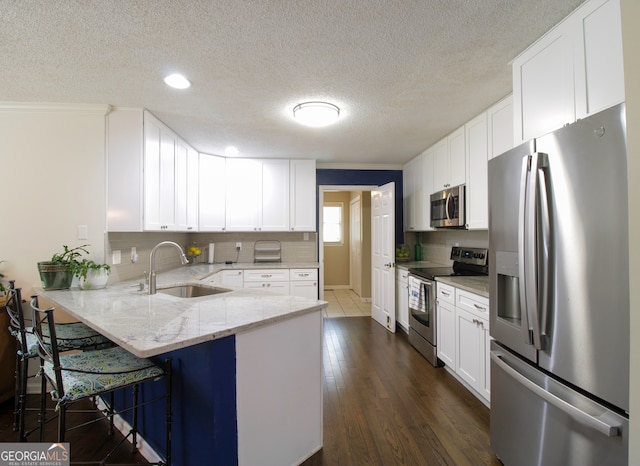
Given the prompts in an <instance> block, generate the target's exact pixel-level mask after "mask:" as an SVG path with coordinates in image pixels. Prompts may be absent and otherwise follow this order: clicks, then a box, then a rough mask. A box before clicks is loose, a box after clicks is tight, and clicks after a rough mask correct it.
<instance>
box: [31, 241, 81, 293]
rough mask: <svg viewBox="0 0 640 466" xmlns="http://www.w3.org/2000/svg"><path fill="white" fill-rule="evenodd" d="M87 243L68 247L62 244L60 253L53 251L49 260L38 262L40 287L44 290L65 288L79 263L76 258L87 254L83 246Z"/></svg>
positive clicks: (68, 285)
mask: <svg viewBox="0 0 640 466" xmlns="http://www.w3.org/2000/svg"><path fill="white" fill-rule="evenodd" d="M87 246H89V245H88V244H83V245H82V246H78V247H75V248H71V249H69V246H67V245H63V246H62V247H63V251H62V253H55V254H54V255H53V256H51V260H50V261H43V262H38V272H39V273H40V281H41V282H42V288H44V289H45V290H66V289H67V288H69V287H70V286H71V281H72V280H73V276H74V275H75V271H76V269H77V268H78V266H79V265H80V261H79V260H78V258H79V257H80V256H81V255H82V254H89V251H87V250H86V249H85V248H86V247H87Z"/></svg>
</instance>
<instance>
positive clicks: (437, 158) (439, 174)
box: [433, 126, 466, 192]
mask: <svg viewBox="0 0 640 466" xmlns="http://www.w3.org/2000/svg"><path fill="white" fill-rule="evenodd" d="M433 150H434V175H433V183H434V188H433V190H434V192H435V191H440V190H442V189H446V188H450V187H452V186H458V185H461V184H464V182H465V177H466V173H465V158H466V155H465V134H464V126H462V127H460V128H458V129H457V130H455V131H454V132H453V133H451V134H450V135H449V136H447V137H446V138H444V139H443V140H441V141H440V142H438V143H437V144H436V145H435V146H434V147H433Z"/></svg>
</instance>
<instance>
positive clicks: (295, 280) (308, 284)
mask: <svg viewBox="0 0 640 466" xmlns="http://www.w3.org/2000/svg"><path fill="white" fill-rule="evenodd" d="M289 294H291V296H299V297H301V298H309V299H318V269H290V270H289Z"/></svg>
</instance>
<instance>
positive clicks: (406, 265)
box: [396, 259, 447, 270]
mask: <svg viewBox="0 0 640 466" xmlns="http://www.w3.org/2000/svg"><path fill="white" fill-rule="evenodd" d="M417 267H447V265H446V264H441V263H439V262H431V261H406V262H404V261H398V260H397V259H396V268H398V269H406V270H408V269H413V268H417Z"/></svg>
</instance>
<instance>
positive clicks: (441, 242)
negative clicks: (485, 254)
mask: <svg viewBox="0 0 640 466" xmlns="http://www.w3.org/2000/svg"><path fill="white" fill-rule="evenodd" d="M405 241H406V243H405V244H406V245H407V246H408V247H409V250H410V251H411V257H412V258H413V251H414V245H415V244H416V242H417V241H419V242H420V245H421V246H422V259H423V260H426V261H432V262H438V263H441V264H447V265H449V264H452V263H453V261H451V259H450V257H451V248H452V247H453V246H466V247H471V248H488V247H489V231H488V230H455V229H449V230H436V231H425V232H420V233H407V234H406V238H405Z"/></svg>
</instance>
